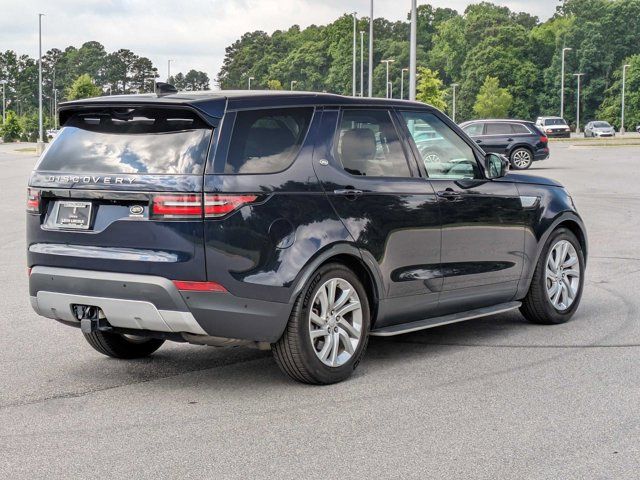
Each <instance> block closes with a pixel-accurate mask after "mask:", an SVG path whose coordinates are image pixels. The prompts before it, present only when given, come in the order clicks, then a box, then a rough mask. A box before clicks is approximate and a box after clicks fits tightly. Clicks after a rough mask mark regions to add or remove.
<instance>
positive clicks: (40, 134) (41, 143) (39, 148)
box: [36, 13, 44, 155]
mask: <svg viewBox="0 0 640 480" xmlns="http://www.w3.org/2000/svg"><path fill="white" fill-rule="evenodd" d="M42 17H44V13H39V14H38V146H37V148H36V151H37V153H38V155H40V154H41V153H42V150H43V147H44V128H43V126H42Z"/></svg>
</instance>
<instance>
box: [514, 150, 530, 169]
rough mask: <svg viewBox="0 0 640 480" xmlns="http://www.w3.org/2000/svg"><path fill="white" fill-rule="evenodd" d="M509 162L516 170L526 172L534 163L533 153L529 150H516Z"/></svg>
mask: <svg viewBox="0 0 640 480" xmlns="http://www.w3.org/2000/svg"><path fill="white" fill-rule="evenodd" d="M509 160H510V161H511V167H512V168H513V169H514V170H526V169H527V168H529V167H530V166H531V164H532V163H533V153H531V151H530V150H529V149H527V148H516V149H515V150H514V151H513V152H511V156H510V158H509Z"/></svg>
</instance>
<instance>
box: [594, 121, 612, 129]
mask: <svg viewBox="0 0 640 480" xmlns="http://www.w3.org/2000/svg"><path fill="white" fill-rule="evenodd" d="M593 128H611V125H610V124H609V123H608V122H593Z"/></svg>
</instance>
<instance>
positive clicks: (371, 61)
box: [368, 0, 373, 97]
mask: <svg viewBox="0 0 640 480" xmlns="http://www.w3.org/2000/svg"><path fill="white" fill-rule="evenodd" d="M368 90H369V97H373V0H371V15H370V16H369V87H368Z"/></svg>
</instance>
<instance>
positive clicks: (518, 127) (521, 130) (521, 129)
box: [511, 123, 531, 135]
mask: <svg viewBox="0 0 640 480" xmlns="http://www.w3.org/2000/svg"><path fill="white" fill-rule="evenodd" d="M511 128H512V129H513V133H515V134H517V135H522V134H530V133H531V132H530V131H529V129H528V128H527V127H525V126H524V125H523V124H521V123H512V124H511Z"/></svg>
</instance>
